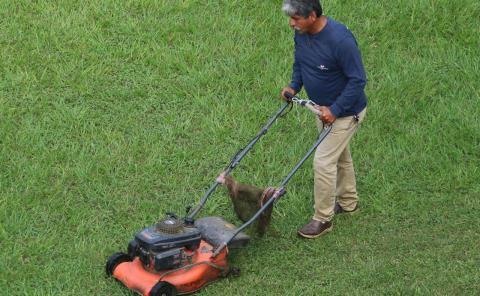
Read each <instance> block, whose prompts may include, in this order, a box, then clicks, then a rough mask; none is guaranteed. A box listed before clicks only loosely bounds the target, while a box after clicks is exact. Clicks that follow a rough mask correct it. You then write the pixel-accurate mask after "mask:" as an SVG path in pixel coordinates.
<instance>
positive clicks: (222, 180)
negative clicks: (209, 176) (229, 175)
mask: <svg viewBox="0 0 480 296" xmlns="http://www.w3.org/2000/svg"><path fill="white" fill-rule="evenodd" d="M217 182H218V183H220V184H225V172H222V173H221V174H220V175H218V177H217Z"/></svg>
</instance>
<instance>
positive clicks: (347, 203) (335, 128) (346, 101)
mask: <svg viewBox="0 0 480 296" xmlns="http://www.w3.org/2000/svg"><path fill="white" fill-rule="evenodd" d="M282 10H283V11H284V12H285V13H286V14H287V15H288V16H289V17H290V20H289V25H290V27H292V28H293V29H294V30H295V37H294V41H295V60H294V64H293V71H292V72H293V73H292V81H291V83H290V84H289V86H287V87H285V88H283V89H282V91H281V96H282V97H283V98H285V99H286V97H285V93H286V92H290V93H291V94H296V93H298V92H299V91H300V89H301V88H302V87H304V88H305V91H306V92H307V94H308V96H309V98H310V99H311V100H313V101H314V102H316V103H317V104H318V105H319V107H318V109H319V110H320V111H321V112H322V115H321V116H318V118H317V126H318V128H319V130H320V131H321V130H322V129H323V127H324V125H330V124H331V125H332V130H331V132H330V134H329V135H328V136H327V137H326V138H325V140H324V141H323V142H322V143H321V144H320V145H319V146H318V148H317V150H316V152H315V157H314V161H313V168H314V175H315V182H314V197H315V202H314V210H315V213H314V215H313V218H312V219H311V221H310V222H309V223H307V224H306V225H305V226H303V227H302V228H301V229H300V230H298V234H299V235H300V236H303V237H306V238H315V237H318V236H321V235H323V234H325V233H327V232H329V231H330V230H331V229H332V227H333V225H332V222H331V220H332V218H333V215H334V214H340V213H352V212H355V211H356V210H357V208H358V195H357V190H356V183H355V173H354V169H353V162H352V157H351V155H350V150H349V142H350V140H351V138H352V136H353V134H354V133H355V131H356V130H357V128H358V126H359V124H360V123H361V122H362V121H363V119H364V116H365V112H366V106H367V98H366V95H365V92H364V88H365V84H366V80H367V79H366V74H365V70H364V68H363V63H362V59H361V56H360V51H359V49H358V46H357V42H356V40H355V37H354V36H353V34H352V33H351V32H350V31H349V29H348V28H347V27H346V26H344V25H343V24H341V23H339V22H337V21H335V20H333V19H332V18H330V17H327V16H324V15H323V13H322V7H321V4H320V1H319V0H284V2H283V8H282ZM336 199H337V201H336Z"/></svg>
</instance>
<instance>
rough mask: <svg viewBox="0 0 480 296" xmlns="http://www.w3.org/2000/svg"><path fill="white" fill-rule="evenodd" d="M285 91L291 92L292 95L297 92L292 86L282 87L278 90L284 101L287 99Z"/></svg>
mask: <svg viewBox="0 0 480 296" xmlns="http://www.w3.org/2000/svg"><path fill="white" fill-rule="evenodd" d="M286 92H289V93H291V94H292V95H293V96H294V95H296V94H297V92H296V91H295V90H294V89H293V88H291V87H290V86H287V87H284V88H283V89H282V91H281V92H280V97H281V98H282V99H284V100H285V101H288V99H287V97H286V96H285V93H286Z"/></svg>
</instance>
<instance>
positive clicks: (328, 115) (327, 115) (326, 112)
mask: <svg viewBox="0 0 480 296" xmlns="http://www.w3.org/2000/svg"><path fill="white" fill-rule="evenodd" d="M315 108H317V109H318V110H319V111H320V112H322V116H320V120H321V121H323V122H324V123H326V124H332V123H334V122H335V120H336V119H337V117H335V115H333V113H332V112H330V108H328V107H326V106H316V107H315Z"/></svg>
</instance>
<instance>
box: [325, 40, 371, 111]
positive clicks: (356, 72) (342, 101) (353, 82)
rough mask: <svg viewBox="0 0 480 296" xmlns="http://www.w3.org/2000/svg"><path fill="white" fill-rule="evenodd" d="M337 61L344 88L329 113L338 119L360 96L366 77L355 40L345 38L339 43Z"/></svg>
mask: <svg viewBox="0 0 480 296" xmlns="http://www.w3.org/2000/svg"><path fill="white" fill-rule="evenodd" d="M336 57H337V61H338V63H339V65H340V67H341V69H342V72H343V74H344V75H345V76H346V77H347V84H346V85H345V88H344V89H343V91H342V92H341V93H340V95H339V96H338V97H337V99H336V100H335V102H334V103H333V104H332V105H331V106H330V111H331V112H332V113H333V115H335V116H336V117H338V116H339V115H340V114H342V113H344V112H345V110H349V109H350V108H351V107H352V106H353V105H354V104H355V102H356V101H357V99H358V98H360V97H361V96H362V93H363V91H364V89H365V85H366V84H367V76H366V74H365V69H364V67H363V63H362V57H361V55H360V50H359V48H358V45H357V42H356V40H355V38H354V37H353V36H352V37H347V38H345V39H344V40H342V41H341V42H340V44H339V45H338V47H337V51H336Z"/></svg>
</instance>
